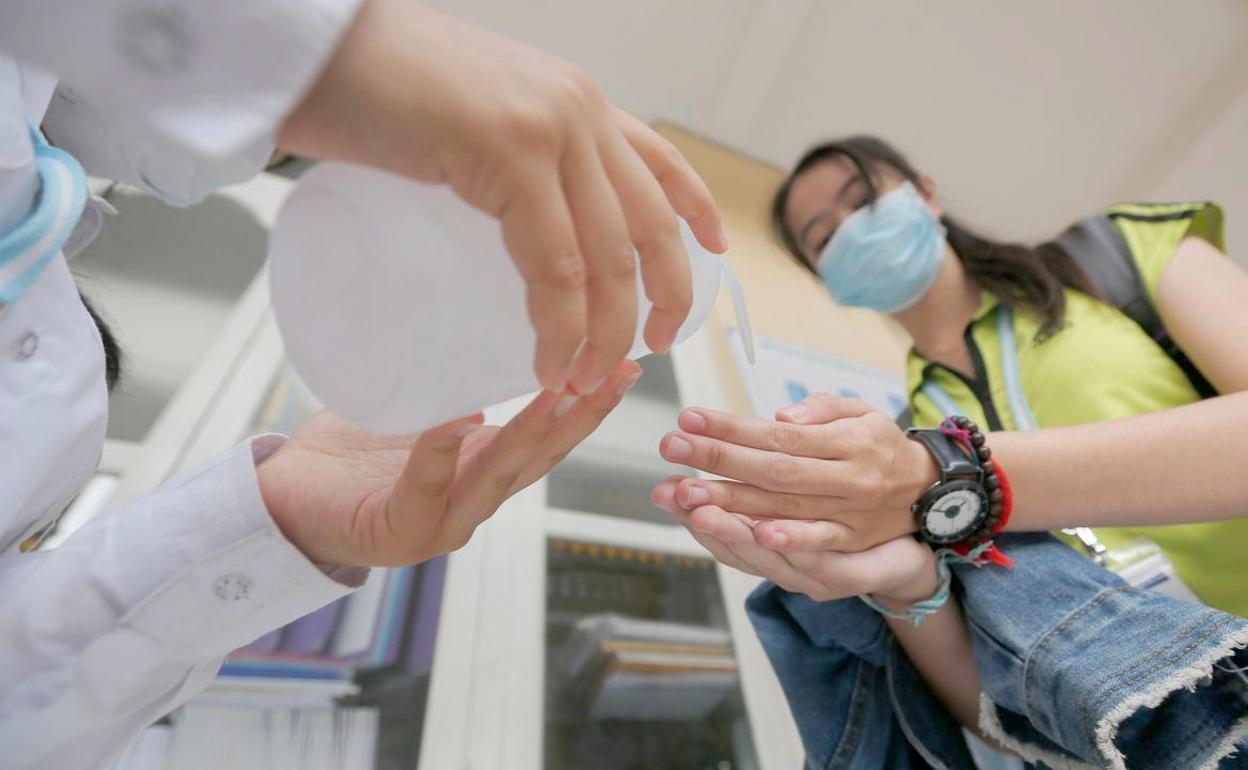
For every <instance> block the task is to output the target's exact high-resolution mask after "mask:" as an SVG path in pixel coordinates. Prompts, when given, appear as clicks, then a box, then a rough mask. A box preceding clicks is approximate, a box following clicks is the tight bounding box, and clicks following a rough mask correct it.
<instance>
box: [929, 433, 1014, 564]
mask: <svg viewBox="0 0 1248 770" xmlns="http://www.w3.org/2000/svg"><path fill="white" fill-rule="evenodd" d="M940 431H941V433H943V434H945V435H946V436H948V437H949V438H950V439H952V440H953V442H954V443H955V444H957V445H958V446H959V447H961V448H962V451H963V452H965V453H966V455H967V457H970V458H972V459H974V460H975V461H976V462H977V463H978V464H979V467H980V469H981V470H982V471H983V472H984V489H985V491H986V492H987V493H988V516H987V517H986V518H985V519H984V524H983V526H982V527H981V528H980V529H979V531H977V532H976V533H975V534H973V535H971V536H970V537H967V538H966V539H965V540H962V541H961V542H958V543H954V544H953V546H951V547H952V548H953V550H954V551H956V552H957V553H959V554H962V555H966V554H968V553H970V552H971V551H973V550H975V549H977V548H980V547H981V546H984V545H987V546H988V547H987V548H986V549H984V550H983V553H982V555H981V556H980V558H981V559H982V560H984V561H989V562H992V563H994V564H999V565H1001V566H1003V567H1012V566H1014V562H1013V560H1011V559H1010V558H1009V557H1008V556H1006V555H1005V554H1004V553H1002V552H1001V550H1000V549H999V548H997V547H996V545H994V544H993V543H992V536H993V535H995V534H997V533H998V532H1000V531H1002V530H1003V529H1005V525H1006V524H1008V523H1009V521H1010V514H1011V513H1013V511H1014V490H1013V488H1012V487H1011V486H1010V482H1009V479H1008V478H1007V477H1006V475H1005V469H1004V468H1002V467H1001V465H1000V463H999V462H998V461H997V460H995V459H994V458H993V456H992V450H991V449H989V448H988V439H987V437H985V436H984V434H983V433H982V432H981V431H980V430H979V426H978V425H976V424H975V423H974V422H973V421H972V420H971V419H970V418H968V417H963V416H962V415H955V416H952V417H949V418H947V419H946V420H945V421H944V422H943V423H941V425H940Z"/></svg>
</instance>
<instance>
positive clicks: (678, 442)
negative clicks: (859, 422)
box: [667, 436, 693, 460]
mask: <svg viewBox="0 0 1248 770" xmlns="http://www.w3.org/2000/svg"><path fill="white" fill-rule="evenodd" d="M692 454H693V444H690V443H689V442H688V441H685V440H684V439H683V438H681V437H680V436H672V437H671V438H670V439H668V441H667V456H668V458H670V459H672V460H683V459H685V458H686V457H689V456H691V455H692Z"/></svg>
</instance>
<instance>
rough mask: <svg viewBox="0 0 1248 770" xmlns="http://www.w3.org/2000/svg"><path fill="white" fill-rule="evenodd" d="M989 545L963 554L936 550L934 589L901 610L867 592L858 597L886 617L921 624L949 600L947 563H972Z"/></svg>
mask: <svg viewBox="0 0 1248 770" xmlns="http://www.w3.org/2000/svg"><path fill="white" fill-rule="evenodd" d="M991 546H992V542H991V541H988V542H984V543H981V544H979V545H978V546H976V547H975V548H973V549H972V550H971V551H970V552H969V553H967V554H966V555H965V556H963V555H962V554H960V553H957V552H956V551H953V550H951V549H949V548H941V549H940V550H939V551H936V590H935V591H933V592H932V595H931V596H929V597H928V598H926V599H924V600H922V601H919V602H915V603H914V604H911V605H910V606H909V607H907V608H906V609H905V610H904V611H902V612H896V611H894V610H890V609H889V608H888V607H885V606H884V605H883V604H880V603H879V602H877V601H876V600H875V599H872V598H871V597H870V596H869V595H867V594H861V595H860V596H859V597H858V598H859V599H862V601H863V603H864V604H866V605H867V606H868V607H870V608H871V609H873V610H875V611H876V612H878V613H880V614H881V615H883V616H884V617H886V618H896V619H898V620H908V621H910V622H911V623H913V624H914V625H915V626H921V625H923V621H924V620H926V619H927V616H928V615H931V614H933V613H935V612H936V611H937V610H939V609H940V608H941V607H943V606H945V602H947V601H949V586H950V584H951V583H952V582H953V574H952V573H951V572H950V571H949V563H950V562H954V563H958V564H974V563H975V560H976V559H978V558H979V557H980V555H981V554H983V553H984V551H987V550H988V549H989V548H990V547H991Z"/></svg>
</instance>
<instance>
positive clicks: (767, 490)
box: [652, 393, 937, 605]
mask: <svg viewBox="0 0 1248 770" xmlns="http://www.w3.org/2000/svg"><path fill="white" fill-rule="evenodd" d="M678 427H679V430H676V431H673V432H671V433H669V434H667V435H666V436H664V437H663V439H662V441H661V442H660V444H659V451H660V454H661V455H662V456H663V458H664V459H665V460H667V461H669V462H673V463H679V464H681V465H685V466H688V467H691V468H695V469H697V470H701V471H705V472H706V473H708V474H713V475H715V476H718V477H720V478H719V479H714V480H712V479H707V478H697V477H690V476H683V475H674V476H669V477H668V478H667V479H666V480H664V481H663V482H662V483H660V484H659V485H658V486H657V487H655V489H654V492H653V495H652V500H653V502H654V503H655V505H657V506H659V507H660V508H662V509H663V510H665V511H667V512H668V513H669V514H671V515H672V516H673V517H674V518H675V519H676V520H677V521H679V522H680V523H681V524H683V525H684V526H685V527H686V528H687V529H688V530H689V532H690V533H691V534H692V535H693V537H694V538H696V539H697V541H698V542H699V543H701V544H702V546H703V547H705V548H706V549H707V550H708V551H710V552H711V553H712V554H713V555H714V556H715V558H717V559H718V560H719V561H721V562H723V563H724V564H726V565H728V566H730V567H734V568H736V569H739V570H741V571H743V572H747V573H750V574H753V575H758V576H760V577H765V578H767V579H769V580H771V581H772V582H774V583H775V584H777V585H779V586H780V587H781V588H784V589H785V590H788V591H791V592H795V593H801V594H805V595H807V596H809V597H810V598H811V599H813V600H815V601H831V600H834V599H841V598H844V597H848V596H855V595H860V594H870V595H872V596H874V597H875V598H876V599H880V600H884V601H885V602H888V603H895V604H899V605H904V604H910V603H912V602H915V601H919V600H921V599H924V598H926V597H927V596H930V595H931V594H932V592H933V591H934V590H935V587H936V582H937V575H936V569H935V564H934V557H933V554H932V551H931V549H930V548H929V547H928V546H926V545H924V544H922V543H920V542H919V541H918V540H916V539H915V538H914V537H913V535H912V533H913V532H914V530H915V524H914V518H913V516H912V514H911V512H910V507H911V505H912V503H913V502H914V501H915V500H917V499H918V498H919V497H920V496H921V495H922V494H923V492H924V491H925V490H926V489H927V488H928V487H930V486H931V485H932V483H933V482H934V481H935V480H936V477H937V469H936V465H935V463H934V461H933V460H932V459H931V457H930V456H929V455H928V454H927V451H926V450H925V449H924V448H923V447H922V445H920V444H918V443H917V442H914V441H911V440H909V439H907V438H906V437H905V434H904V433H902V432H901V430H900V429H898V427H897V426H896V425H895V424H894V423H893V422H892V420H890V419H889V418H888V417H886V416H885V415H883V414H882V413H880V412H878V411H876V410H874V409H873V408H871V407H870V406H868V405H866V404H864V403H863V402H861V401H858V400H856V399H846V398H839V397H835V396H830V395H827V394H822V393H816V394H813V395H811V396H809V397H808V398H806V399H805V400H803V401H801V402H800V403H797V404H793V405H791V406H788V407H785V408H784V409H781V410H780V411H779V412H777V413H776V416H775V419H773V420H764V419H758V418H753V417H742V416H738V415H733V414H727V413H724V412H717V411H713V410H709V409H701V408H691V409H686V410H684V411H683V412H682V413H681V415H680V417H679V419H678Z"/></svg>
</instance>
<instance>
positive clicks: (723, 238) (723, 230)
mask: <svg viewBox="0 0 1248 770" xmlns="http://www.w3.org/2000/svg"><path fill="white" fill-rule="evenodd" d="M719 242H720V243H722V244H724V249H725V250H726V249H727V248H728V228H727V227H725V226H724V225H720V226H719Z"/></svg>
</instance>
